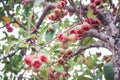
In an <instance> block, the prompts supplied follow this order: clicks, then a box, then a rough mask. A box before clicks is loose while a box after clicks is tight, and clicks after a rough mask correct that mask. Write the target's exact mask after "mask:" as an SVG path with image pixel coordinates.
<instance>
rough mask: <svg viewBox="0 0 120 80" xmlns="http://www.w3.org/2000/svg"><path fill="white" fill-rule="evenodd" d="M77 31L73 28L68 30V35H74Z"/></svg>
mask: <svg viewBox="0 0 120 80" xmlns="http://www.w3.org/2000/svg"><path fill="white" fill-rule="evenodd" d="M76 33H77V30H76V29H75V28H72V29H70V31H69V34H76Z"/></svg>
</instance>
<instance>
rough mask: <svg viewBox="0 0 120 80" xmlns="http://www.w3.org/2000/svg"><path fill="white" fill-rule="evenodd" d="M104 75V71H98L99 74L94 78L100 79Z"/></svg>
mask: <svg viewBox="0 0 120 80" xmlns="http://www.w3.org/2000/svg"><path fill="white" fill-rule="evenodd" d="M102 75H103V73H102V72H100V73H98V74H97V75H96V76H95V77H94V79H93V80H98V79H100V78H101V77H102Z"/></svg>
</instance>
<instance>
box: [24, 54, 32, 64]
mask: <svg viewBox="0 0 120 80" xmlns="http://www.w3.org/2000/svg"><path fill="white" fill-rule="evenodd" d="M33 59H34V56H33V55H26V56H25V58H24V62H25V64H27V65H29V66H30V65H31V62H32V60H33Z"/></svg>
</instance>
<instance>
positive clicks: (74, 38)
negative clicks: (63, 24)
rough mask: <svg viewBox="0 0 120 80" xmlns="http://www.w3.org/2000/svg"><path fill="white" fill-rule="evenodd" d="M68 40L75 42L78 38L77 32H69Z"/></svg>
mask: <svg viewBox="0 0 120 80" xmlns="http://www.w3.org/2000/svg"><path fill="white" fill-rule="evenodd" d="M68 40H69V41H72V42H76V41H77V40H78V36H77V34H71V35H69V36H68Z"/></svg>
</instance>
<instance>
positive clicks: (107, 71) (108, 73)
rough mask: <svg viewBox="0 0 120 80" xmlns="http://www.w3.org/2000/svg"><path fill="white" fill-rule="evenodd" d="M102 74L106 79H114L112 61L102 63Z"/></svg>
mask: <svg viewBox="0 0 120 80" xmlns="http://www.w3.org/2000/svg"><path fill="white" fill-rule="evenodd" d="M104 75H105V79H106V80H114V71H113V63H112V62H108V63H107V64H105V65H104Z"/></svg>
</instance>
